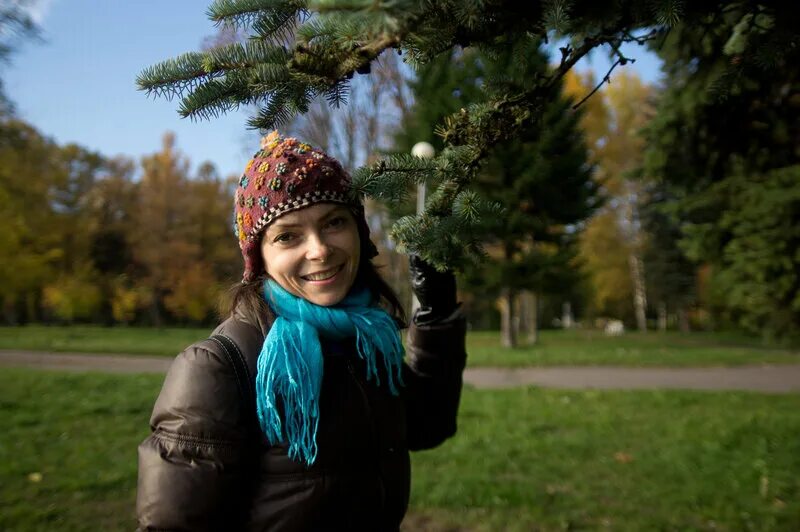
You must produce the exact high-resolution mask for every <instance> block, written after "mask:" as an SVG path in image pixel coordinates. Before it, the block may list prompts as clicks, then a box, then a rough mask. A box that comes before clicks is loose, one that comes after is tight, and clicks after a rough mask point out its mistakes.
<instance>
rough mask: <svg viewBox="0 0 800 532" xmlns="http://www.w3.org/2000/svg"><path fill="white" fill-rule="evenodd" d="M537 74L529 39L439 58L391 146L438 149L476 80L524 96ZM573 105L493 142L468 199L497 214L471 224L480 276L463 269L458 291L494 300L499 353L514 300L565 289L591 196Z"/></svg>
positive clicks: (513, 318)
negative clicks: (574, 232)
mask: <svg viewBox="0 0 800 532" xmlns="http://www.w3.org/2000/svg"><path fill="white" fill-rule="evenodd" d="M526 45H527V48H526ZM519 57H524V58H525V59H524V61H520V60H519ZM546 68H547V58H546V56H545V55H544V54H542V53H541V52H539V51H538V50H537V43H536V42H535V41H534V40H528V41H527V42H523V43H519V44H518V48H517V49H511V50H507V51H499V52H497V53H493V54H491V55H489V54H481V53H479V52H478V51H477V50H475V49H467V50H464V51H458V52H453V53H452V57H451V55H450V54H443V55H442V56H441V57H439V58H437V59H436V60H434V61H433V62H431V63H429V64H428V65H426V66H424V67H422V68H421V69H420V70H419V72H418V76H417V80H416V81H415V82H414V84H413V88H414V91H415V94H416V95H417V98H416V101H417V103H416V105H415V106H414V114H413V116H412V117H411V119H410V120H409V121H408V123H407V124H404V126H405V127H404V128H402V130H401V135H400V143H399V144H400V146H401V147H403V148H404V149H405V151H406V152H408V151H409V150H410V147H411V145H412V143H414V142H415V141H417V140H427V141H430V142H433V143H434V144H435V146H436V147H437V148H438V149H442V148H443V145H442V142H441V139H438V138H435V137H434V136H433V129H434V128H435V127H436V124H438V123H440V122H441V121H442V119H443V118H444V117H446V116H448V115H450V114H452V113H453V112H455V111H457V110H458V109H459V108H461V107H466V106H468V105H469V104H470V103H472V102H474V101H476V100H479V99H480V98H481V96H482V83H483V80H486V79H499V78H503V80H504V83H506V84H507V85H508V86H509V87H514V88H516V89H517V90H524V85H525V84H526V83H529V82H530V80H531V79H535V78H536V76H537V75H539V74H541V73H542V72H544V71H545V69H546ZM572 103H573V102H572V101H571V100H569V99H566V98H564V97H563V96H562V97H560V98H558V99H556V100H555V101H554V102H552V103H550V104H548V106H547V108H546V109H545V113H544V116H543V118H542V121H541V123H540V125H539V126H537V127H533V126H529V127H526V128H523V129H522V130H521V131H520V133H519V134H518V135H517V137H516V138H515V139H511V140H506V141H503V142H501V143H498V144H497V145H496V146H495V148H494V150H493V153H492V155H490V156H489V157H488V158H487V160H486V164H485V165H484V166H483V167H482V169H481V171H480V172H479V173H478V175H477V176H476V177H475V179H474V180H473V182H472V187H471V188H472V190H473V191H474V192H476V193H477V194H480V197H481V198H484V199H485V200H486V201H487V202H489V203H491V204H496V205H497V206H498V207H500V208H502V209H503V210H504V212H503V214H502V216H491V217H484V218H483V219H482V221H481V223H480V224H479V226H478V229H479V232H477V233H476V236H478V237H479V238H481V242H482V243H483V244H484V245H485V247H486V250H487V256H486V257H485V260H484V261H483V263H482V264H480V265H479V267H475V266H474V265H472V264H469V265H467V266H466V268H465V272H464V273H465V275H464V281H466V282H465V283H463V285H462V286H463V287H464V288H466V289H468V290H471V291H472V292H474V293H475V294H476V298H477V299H478V300H480V301H487V300H488V301H492V300H494V299H498V302H499V306H500V310H501V318H502V319H501V331H502V339H503V344H504V345H506V346H509V347H511V346H514V345H516V344H517V334H516V333H517V327H516V326H515V325H514V324H517V323H519V321H520V320H519V316H517V310H516V309H517V307H518V306H519V304H518V301H519V297H520V295H521V293H522V292H523V291H530V292H532V293H534V294H537V295H546V294H555V293H558V292H561V291H565V290H566V289H567V287H568V285H569V284H570V282H572V281H574V279H573V276H572V275H571V274H570V270H572V268H571V267H570V265H569V262H570V261H571V259H572V257H573V253H572V243H573V242H572V238H571V234H569V233H567V232H566V231H565V228H566V227H567V226H569V225H571V224H575V223H577V222H579V221H581V220H582V219H585V218H586V217H588V216H589V214H591V212H592V209H593V205H594V195H595V189H596V187H595V186H594V184H593V182H592V180H591V178H590V167H589V165H588V163H587V153H586V146H585V143H584V141H583V135H582V133H581V131H580V130H579V128H578V120H579V118H580V113H574V112H572V111H571V110H570V106H571V105H572ZM560 304H561V301H559V302H558V305H559V306H560ZM533 325H534V326H535V323H534V324H533ZM533 332H534V331H532V330H531V331H529V333H533ZM531 337H535V336H534V335H533V334H531Z"/></svg>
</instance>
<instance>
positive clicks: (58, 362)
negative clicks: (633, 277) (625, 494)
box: [0, 350, 800, 393]
mask: <svg viewBox="0 0 800 532" xmlns="http://www.w3.org/2000/svg"><path fill="white" fill-rule="evenodd" d="M171 363H172V359H171V358H167V357H154V356H140V355H101V354H98V355H88V354H81V353H43V352H36V351H10V350H0V366H19V367H29V368H39V369H49V370H61V371H100V372H105V373H166V371H167V369H169V366H170V364H171ZM464 380H465V382H467V383H469V384H471V385H473V386H475V387H476V388H489V389H499V388H512V387H516V386H525V385H536V386H542V387H545V388H565V389H653V388H665V389H666V388H674V389H692V390H750V391H757V392H767V393H799V392H800V364H791V365H758V366H740V367H707V368H626V367H608V366H561V367H535V368H516V369H504V368H467V370H466V371H465V372H464Z"/></svg>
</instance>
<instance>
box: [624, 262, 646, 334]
mask: <svg viewBox="0 0 800 532" xmlns="http://www.w3.org/2000/svg"><path fill="white" fill-rule="evenodd" d="M628 264H629V265H630V268H631V280H632V281H633V310H634V312H635V313H636V327H637V328H638V329H639V330H640V331H642V332H645V331H647V314H646V310H647V292H646V291H645V285H644V264H643V263H642V258H641V257H640V256H639V255H638V254H637V253H636V252H631V254H630V255H629V256H628Z"/></svg>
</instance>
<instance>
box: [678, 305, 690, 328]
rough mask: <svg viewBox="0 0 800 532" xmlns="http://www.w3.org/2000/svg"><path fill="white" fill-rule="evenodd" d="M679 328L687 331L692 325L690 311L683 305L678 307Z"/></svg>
mask: <svg viewBox="0 0 800 532" xmlns="http://www.w3.org/2000/svg"><path fill="white" fill-rule="evenodd" d="M678 329H679V330H680V331H681V332H685V333H688V332H690V331H691V327H689V313H688V312H686V309H685V308H683V307H681V308H679V309H678Z"/></svg>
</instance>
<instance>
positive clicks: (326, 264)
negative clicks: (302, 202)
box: [261, 203, 361, 307]
mask: <svg viewBox="0 0 800 532" xmlns="http://www.w3.org/2000/svg"><path fill="white" fill-rule="evenodd" d="M261 255H262V257H263V259H264V265H265V267H266V270H267V274H269V276H270V277H271V278H272V279H273V280H274V281H275V282H276V283H278V284H279V285H280V286H281V287H282V288H283V289H284V290H286V291H287V292H289V293H290V294H293V295H295V296H298V297H302V298H303V299H305V300H307V301H310V302H311V303H314V304H316V305H321V306H324V307H327V306H330V305H335V304H337V303H339V302H340V301H341V300H343V299H344V298H345V297H347V294H348V293H349V292H350V288H351V287H352V286H353V282H355V279H356V274H357V273H358V265H359V260H360V258H361V247H360V241H359V236H358V227H357V225H356V221H355V218H353V214H352V213H351V212H350V209H348V208H347V207H345V206H343V205H339V204H335V203H319V204H316V205H312V206H310V207H306V208H303V209H299V210H297V211H293V212H289V213H287V214H285V215H283V216H281V217H280V218H279V219H278V220H276V221H275V222H274V223H273V224H271V225H270V226H269V227H267V230H266V232H265V233H264V236H263V238H262V240H261Z"/></svg>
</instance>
